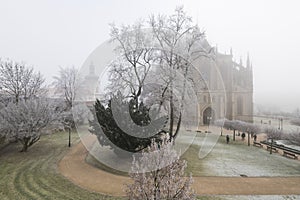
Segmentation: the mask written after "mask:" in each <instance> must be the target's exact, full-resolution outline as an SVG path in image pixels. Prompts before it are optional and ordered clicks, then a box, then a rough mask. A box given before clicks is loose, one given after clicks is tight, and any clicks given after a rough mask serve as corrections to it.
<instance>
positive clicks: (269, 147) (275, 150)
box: [267, 146, 278, 153]
mask: <svg viewBox="0 0 300 200" xmlns="http://www.w3.org/2000/svg"><path fill="white" fill-rule="evenodd" d="M270 149H271V146H267V150H268V151H269V150H270ZM272 151H273V152H274V153H277V152H278V150H277V149H276V148H274V147H272Z"/></svg>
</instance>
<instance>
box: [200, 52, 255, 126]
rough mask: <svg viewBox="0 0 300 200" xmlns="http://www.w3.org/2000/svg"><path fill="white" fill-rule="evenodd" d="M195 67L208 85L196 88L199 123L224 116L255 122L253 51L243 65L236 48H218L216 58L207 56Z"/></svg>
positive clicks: (204, 123) (202, 123)
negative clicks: (236, 57) (224, 50)
mask: <svg viewBox="0 0 300 200" xmlns="http://www.w3.org/2000/svg"><path fill="white" fill-rule="evenodd" d="M195 67H196V68H197V69H198V70H199V72H200V74H201V76H202V80H204V82H205V87H201V88H198V89H196V91H197V97H198V102H199V105H198V106H199V110H198V113H199V117H198V120H199V125H206V124H209V123H210V122H212V121H214V120H216V119H224V118H226V119H229V120H241V121H245V122H251V123H252V122H253V70H252V64H251V62H250V59H249V55H248V56H247V61H246V64H245V65H243V63H242V60H240V62H239V63H237V62H235V61H234V60H233V54H232V50H230V53H229V54H226V53H225V54H222V53H219V52H218V51H217V50H215V58H214V59H213V60H212V59H210V58H209V59H207V58H203V59H201V61H199V62H198V63H197V64H196V65H195ZM198 78H200V77H198ZM200 85H201V84H200Z"/></svg>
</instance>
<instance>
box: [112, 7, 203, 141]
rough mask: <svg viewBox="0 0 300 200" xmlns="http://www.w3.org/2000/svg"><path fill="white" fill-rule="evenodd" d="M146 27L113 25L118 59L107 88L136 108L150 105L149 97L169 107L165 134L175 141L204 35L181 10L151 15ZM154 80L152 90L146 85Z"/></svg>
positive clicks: (139, 24)
mask: <svg viewBox="0 0 300 200" xmlns="http://www.w3.org/2000/svg"><path fill="white" fill-rule="evenodd" d="M148 25H150V28H151V29H150V30H145V29H143V27H144V23H143V22H138V23H136V24H134V25H132V26H122V27H121V28H117V27H116V26H115V25H112V28H111V40H112V41H116V42H117V44H118V45H117V48H116V51H118V53H119V55H120V58H119V59H118V60H116V61H115V62H113V63H112V64H111V70H110V74H109V75H110V83H111V84H110V86H109V87H108V89H109V92H111V93H117V91H122V93H123V95H124V96H127V97H129V98H133V99H134V100H135V101H136V105H137V106H138V104H139V101H143V99H146V100H148V102H150V101H149V100H150V99H151V98H156V99H157V100H158V102H159V105H160V106H163V104H165V105H164V106H166V104H169V106H168V110H167V111H168V112H169V128H168V131H167V132H168V133H169V135H170V138H175V137H176V135H177V133H178V131H179V129H180V124H181V118H182V116H181V115H182V110H183V107H184V106H183V105H184V103H183V102H182V101H184V100H185V94H186V86H187V83H186V81H187V78H186V77H187V76H188V74H189V68H190V67H191V63H190V62H192V60H193V59H196V58H197V57H199V56H202V55H206V56H207V55H208V53H209V52H208V51H207V50H206V49H204V48H203V47H202V46H201V42H202V41H203V39H204V33H203V32H201V31H200V30H199V28H198V26H197V25H194V24H193V23H192V19H191V17H189V16H188V15H187V14H186V13H185V12H184V10H183V8H182V7H179V8H177V9H176V10H175V13H174V14H173V15H170V16H167V17H165V16H161V15H159V16H157V17H155V16H152V17H151V18H150V20H149V23H148ZM154 66H155V67H154ZM179 73H180V74H183V77H185V78H184V79H183V80H182V79H181V80H180V81H178V80H179V79H178V77H179V75H178V74H179ZM155 77H157V79H159V81H160V82H159V84H158V85H155V86H154V85H152V86H151V87H152V88H151V87H150V88H149V85H147V86H146V85H145V83H146V82H148V83H149V82H152V83H153V81H155ZM151 78H152V79H151ZM146 87H148V88H146ZM178 87H180V91H181V97H179V98H176V97H175V95H174V90H175V89H178ZM124 91H125V92H124ZM146 91H147V92H146ZM152 102H153V101H152ZM156 102H157V101H156ZM159 110H160V109H159ZM174 127H175V132H174V131H173V129H174Z"/></svg>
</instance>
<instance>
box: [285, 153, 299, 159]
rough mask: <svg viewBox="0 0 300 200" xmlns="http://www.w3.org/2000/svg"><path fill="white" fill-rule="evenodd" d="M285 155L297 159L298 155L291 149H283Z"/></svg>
mask: <svg viewBox="0 0 300 200" xmlns="http://www.w3.org/2000/svg"><path fill="white" fill-rule="evenodd" d="M283 156H285V157H288V158H293V159H296V158H297V157H298V156H297V155H296V154H295V153H292V152H289V151H283Z"/></svg>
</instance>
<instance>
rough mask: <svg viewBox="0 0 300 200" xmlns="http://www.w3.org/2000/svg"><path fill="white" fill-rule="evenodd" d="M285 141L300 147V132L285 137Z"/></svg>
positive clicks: (293, 132)
mask: <svg viewBox="0 0 300 200" xmlns="http://www.w3.org/2000/svg"><path fill="white" fill-rule="evenodd" d="M285 139H286V140H288V141H289V142H290V143H292V144H294V145H298V146H300V131H299V130H298V131H296V130H294V131H292V132H290V133H288V134H286V135H285Z"/></svg>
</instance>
